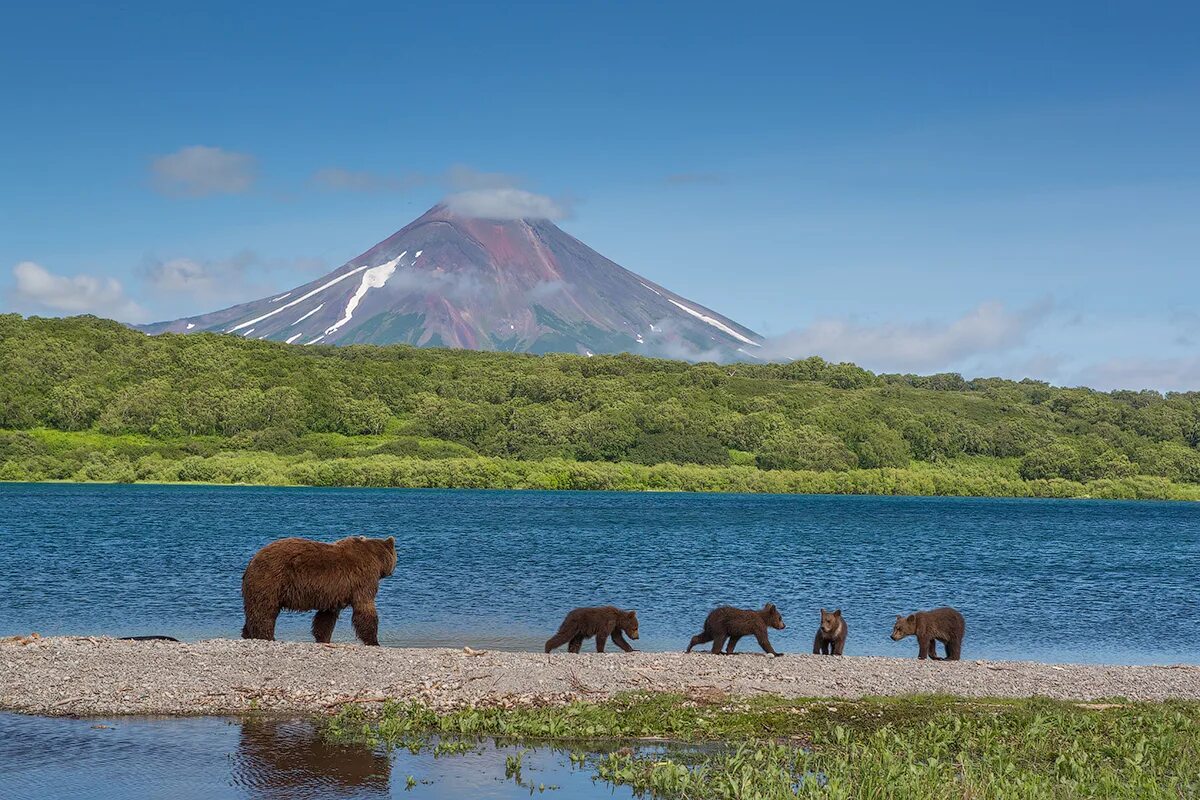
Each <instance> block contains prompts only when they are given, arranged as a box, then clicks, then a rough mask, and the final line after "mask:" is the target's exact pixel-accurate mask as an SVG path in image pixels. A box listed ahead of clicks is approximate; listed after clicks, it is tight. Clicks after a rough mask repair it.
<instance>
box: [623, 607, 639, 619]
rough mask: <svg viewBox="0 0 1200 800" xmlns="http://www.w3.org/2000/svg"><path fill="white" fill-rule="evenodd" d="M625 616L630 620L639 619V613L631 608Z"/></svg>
mask: <svg viewBox="0 0 1200 800" xmlns="http://www.w3.org/2000/svg"><path fill="white" fill-rule="evenodd" d="M625 616H626V617H628V618H629V619H637V611H635V610H634V609H632V608H631V609H629V610H628V611H626V612H625Z"/></svg>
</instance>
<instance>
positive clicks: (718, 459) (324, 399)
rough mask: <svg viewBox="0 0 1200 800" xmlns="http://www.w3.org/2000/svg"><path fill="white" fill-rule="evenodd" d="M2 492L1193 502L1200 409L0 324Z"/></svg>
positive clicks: (731, 370)
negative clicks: (76, 486) (76, 484)
mask: <svg viewBox="0 0 1200 800" xmlns="http://www.w3.org/2000/svg"><path fill="white" fill-rule="evenodd" d="M0 480H7V481H48V480H66V481H114V482H135V481H148V482H178V481H184V482H207V483H248V484H278V485H288V484H296V485H310V486H402V487H472V488H532V489H621V490H663V491H735V492H812V493H853V494H913V495H931V494H939V495H983V496H1037V497H1103V498H1161V499H1193V500H1195V499H1200V392H1188V393H1173V394H1168V395H1166V396H1164V395H1162V394H1160V393H1158V392H1154V391H1117V392H1108V393H1105V392H1098V391H1092V390H1090V389H1084V388H1057V387H1053V386H1050V385H1048V384H1046V383H1044V382H1040V381H1035V380H1022V381H1010V380H1001V379H997V378H986V379H976V380H965V379H963V378H962V377H961V376H959V375H956V374H941V375H931V376H916V375H883V374H880V375H877V374H874V373H871V372H869V371H867V370H864V369H861V368H859V367H857V366H855V365H853V364H832V363H827V362H825V361H823V360H822V359H820V358H815V357H814V358H808V359H804V360H799V361H792V362H789V363H778V364H748V363H737V364H720V365H719V364H712V363H701V364H689V363H686V362H681V361H668V360H662V359H649V358H642V357H639V356H633V355H615V356H595V357H591V358H585V357H581V356H575V355H565V354H564V355H558V354H551V355H541V356H532V355H524V354H516V353H494V352H493V353H485V352H470V351H459V350H440V349H418V348H413V347H408V346H402V345H397V346H390V347H375V346H367V345H355V346H350V347H333V346H312V347H302V346H288V345H283V344H278V343H272V342H263V341H251V340H247V339H244V338H240V337H236V336H225V335H218V334H198V335H187V336H184V335H163V336H157V337H151V336H147V335H144V334H142V333H139V332H136V331H133V330H131V329H129V328H126V327H124V326H123V325H120V324H118V323H115V322H111V321H107V320H101V319H97V318H95V317H72V318H67V319H45V318H38V317H31V318H27V319H26V318H22V317H21V316H18V315H15V314H9V315H0Z"/></svg>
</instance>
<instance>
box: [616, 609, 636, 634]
mask: <svg viewBox="0 0 1200 800" xmlns="http://www.w3.org/2000/svg"><path fill="white" fill-rule="evenodd" d="M618 624H619V625H620V628H621V630H622V631H624V633H625V635H626V636H628V637H629V638H630V639H636V638H638V618H637V612H636V611H622V612H621V618H620V620H619V621H618Z"/></svg>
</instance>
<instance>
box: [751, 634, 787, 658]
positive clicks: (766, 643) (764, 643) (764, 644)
mask: <svg viewBox="0 0 1200 800" xmlns="http://www.w3.org/2000/svg"><path fill="white" fill-rule="evenodd" d="M754 638H755V639H758V646H759V647H761V648H762V649H763V652H764V653H770V654H771V655H773V656H781V655H783V653H776V652H775V648H774V647H771V640H770V639H768V638H767V632H766V631H765V630H761V631H756V632H755V634H754Z"/></svg>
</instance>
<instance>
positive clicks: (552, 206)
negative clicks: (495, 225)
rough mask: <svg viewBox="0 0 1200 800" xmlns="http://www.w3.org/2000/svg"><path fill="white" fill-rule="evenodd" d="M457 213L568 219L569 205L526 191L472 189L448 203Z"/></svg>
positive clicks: (480, 215)
mask: <svg viewBox="0 0 1200 800" xmlns="http://www.w3.org/2000/svg"><path fill="white" fill-rule="evenodd" d="M445 203H446V206H447V207H448V208H449V209H450V210H451V211H453V212H454V213H455V214H461V215H463V216H464V217H478V218H480V219H549V220H561V219H565V218H566V217H567V216H568V215H569V214H568V210H567V208H566V206H565V205H564V204H562V203H559V202H558V201H555V200H552V199H551V198H549V197H546V196H545V195H540V194H534V193H533V192H527V191H525V190H524V189H472V190H469V191H465V192H458V193H457V194H452V195H450V196H449V197H447V198H446V200H445Z"/></svg>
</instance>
